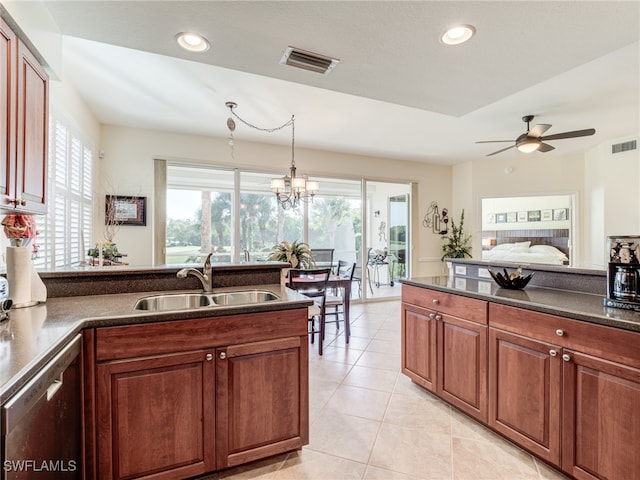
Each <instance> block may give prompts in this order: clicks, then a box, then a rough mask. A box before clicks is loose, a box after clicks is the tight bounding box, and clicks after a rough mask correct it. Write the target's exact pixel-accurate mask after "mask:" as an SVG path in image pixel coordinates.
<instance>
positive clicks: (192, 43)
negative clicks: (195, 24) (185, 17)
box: [176, 32, 211, 52]
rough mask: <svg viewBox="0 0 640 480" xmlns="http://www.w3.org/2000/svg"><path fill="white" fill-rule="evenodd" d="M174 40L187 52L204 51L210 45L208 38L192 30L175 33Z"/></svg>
mask: <svg viewBox="0 0 640 480" xmlns="http://www.w3.org/2000/svg"><path fill="white" fill-rule="evenodd" d="M176 41H177V42H178V45H180V46H181V47H182V48H184V49H185V50H188V51H189V52H206V51H207V50H209V48H210V47H211V44H210V43H209V40H207V39H206V38H204V37H203V36H202V35H200V34H197V33H192V32H180V33H178V34H177V35H176Z"/></svg>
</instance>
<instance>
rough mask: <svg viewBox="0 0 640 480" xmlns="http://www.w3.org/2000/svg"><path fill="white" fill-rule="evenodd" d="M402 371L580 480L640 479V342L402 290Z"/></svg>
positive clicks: (545, 317)
mask: <svg viewBox="0 0 640 480" xmlns="http://www.w3.org/2000/svg"><path fill="white" fill-rule="evenodd" d="M401 312H402V314H401V320H402V372H403V373H404V374H405V375H407V376H408V377H409V378H411V379H412V380H413V381H414V382H415V383H417V384H419V385H421V386H423V387H424V388H426V389H428V390H430V391H431V392H433V393H435V394H436V395H438V396H439V397H440V398H442V399H443V400H446V401H447V402H448V403H449V404H451V405H453V406H455V407H457V408H458V409H460V410H461V411H463V412H465V413H467V414H468V415H470V416H473V417H475V418H476V419H478V420H480V421H481V422H482V423H484V424H485V425H488V426H489V427H491V428H492V429H493V430H495V431H496V432H498V433H500V434H501V435H503V436H504V437H506V438H508V439H510V440H512V441H513V442H515V443H516V444H517V445H520V446H521V447H523V448H525V449H527V450H528V451H530V452H531V453H533V454H534V455H536V456H537V457H539V458H541V459H543V460H545V461H546V462H548V463H549V464H551V465H555V466H556V467H557V468H558V469H561V470H563V471H564V472H565V473H567V474H568V475H571V476H572V477H573V478H576V479H578V480H612V479H616V480H640V456H639V455H638V453H637V452H638V445H639V444H640V421H638V419H637V417H638V414H637V411H638V405H640V333H637V332H633V331H629V330H624V329H619V328H612V327H608V326H605V325H599V324H594V323H589V322H586V321H579V320H573V319H569V318H565V317H561V316H557V315H551V314H547V313H540V312H537V311H533V310H527V309H523V308H518V307H513V306H507V305H504V304H500V303H495V302H483V301H481V300H479V299H475V298H468V297H465V296H462V295H456V294H452V293H447V292H442V291H439V290H432V289H430V288H421V287H417V286H413V285H407V284H404V285H403V286H402V309H401Z"/></svg>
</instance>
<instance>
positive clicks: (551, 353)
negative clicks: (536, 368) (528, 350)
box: [549, 350, 558, 357]
mask: <svg viewBox="0 0 640 480" xmlns="http://www.w3.org/2000/svg"><path fill="white" fill-rule="evenodd" d="M549 355H551V356H552V357H555V356H556V355H558V352H556V351H555V350H549Z"/></svg>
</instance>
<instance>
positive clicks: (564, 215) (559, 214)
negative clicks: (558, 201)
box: [553, 208, 569, 220]
mask: <svg viewBox="0 0 640 480" xmlns="http://www.w3.org/2000/svg"><path fill="white" fill-rule="evenodd" d="M553 219H554V220H569V209H568V208H554V209H553Z"/></svg>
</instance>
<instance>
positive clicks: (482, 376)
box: [436, 315, 488, 422]
mask: <svg viewBox="0 0 640 480" xmlns="http://www.w3.org/2000/svg"><path fill="white" fill-rule="evenodd" d="M438 345H439V348H438V362H437V363H438V374H437V382H438V388H437V390H436V391H437V393H438V395H440V397H442V398H443V399H444V400H446V401H448V402H449V403H450V404H451V405H453V406H455V407H457V408H459V409H460V410H462V411H463V412H465V413H467V414H469V415H471V416H472V417H475V418H477V419H479V420H482V421H484V422H486V421H487V406H488V404H487V326H486V325H480V324H478V323H475V322H470V321H468V320H463V319H461V318H457V317H452V316H451V315H441V321H440V322H438Z"/></svg>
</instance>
